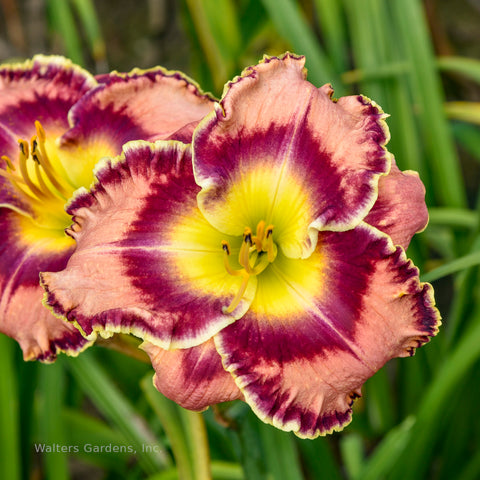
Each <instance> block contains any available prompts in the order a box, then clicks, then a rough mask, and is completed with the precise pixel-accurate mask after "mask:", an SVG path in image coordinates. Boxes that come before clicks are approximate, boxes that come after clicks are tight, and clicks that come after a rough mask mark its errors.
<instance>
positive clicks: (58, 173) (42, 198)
mask: <svg viewBox="0 0 480 480" xmlns="http://www.w3.org/2000/svg"><path fill="white" fill-rule="evenodd" d="M35 129H36V135H34V136H33V137H32V139H31V141H30V144H29V143H28V142H27V141H26V140H23V139H19V140H18V145H19V157H18V163H17V166H16V167H15V166H14V163H13V162H12V161H11V159H10V158H9V157H7V156H6V155H3V156H2V157H1V159H2V160H3V161H4V162H5V164H6V169H5V170H3V169H0V176H2V177H4V178H7V179H8V180H9V181H10V183H11V185H12V186H13V187H14V188H15V191H16V192H17V193H18V194H19V195H20V197H21V198H22V199H23V200H24V201H25V202H26V203H27V204H28V205H30V206H31V207H32V208H33V210H34V211H35V213H37V214H39V215H38V216H39V217H42V215H41V213H42V210H45V208H46V207H47V205H48V207H49V208H48V210H49V214H50V215H52V214H54V215H59V214H60V216H61V224H63V223H66V225H63V228H64V227H65V226H68V221H69V217H68V215H67V214H66V213H65V212H64V210H63V206H64V204H65V203H66V201H67V200H68V199H69V198H70V197H71V196H72V193H73V191H74V190H75V187H74V186H73V185H72V184H70V183H69V182H68V181H67V180H66V178H67V176H66V173H65V171H64V170H63V167H62V166H61V165H57V168H56V169H55V168H54V166H53V165H52V162H51V161H50V158H49V156H48V154H47V150H46V147H45V143H46V135H45V130H44V129H43V127H42V125H41V124H40V122H39V121H38V120H37V121H35ZM52 203H53V204H54V208H52ZM52 210H54V211H52ZM50 218H52V217H51V216H50ZM43 220H44V221H43V222H42V224H44V226H47V227H53V226H54V225H56V222H49V221H47V222H45V217H44V219H43ZM45 223H46V225H45Z"/></svg>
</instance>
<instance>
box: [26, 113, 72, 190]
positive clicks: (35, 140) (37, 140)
mask: <svg viewBox="0 0 480 480" xmlns="http://www.w3.org/2000/svg"><path fill="white" fill-rule="evenodd" d="M35 128H36V129H37V135H35V136H33V137H32V158H33V159H34V160H35V161H37V162H38V163H39V164H40V165H41V167H42V170H43V171H44V172H45V174H46V175H47V178H48V180H49V181H50V183H51V184H52V185H53V186H54V187H55V188H56V190H57V191H58V193H59V194H60V195H61V196H62V197H63V199H64V200H66V199H67V198H69V197H70V196H71V193H72V192H71V191H70V190H69V188H68V186H66V185H64V184H62V183H61V181H60V180H61V178H60V177H58V175H55V170H54V168H53V166H52V164H51V163H50V160H49V158H48V155H47V150H46V149H45V138H46V137H45V130H44V129H43V127H42V125H41V124H40V122H39V121H38V120H36V121H35Z"/></svg>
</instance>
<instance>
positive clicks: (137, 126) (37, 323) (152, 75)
mask: <svg viewBox="0 0 480 480" xmlns="http://www.w3.org/2000/svg"><path fill="white" fill-rule="evenodd" d="M212 109H213V101H212V99H211V98H210V97H209V96H207V95H204V94H202V93H201V92H200V91H199V90H198V88H197V86H196V85H195V84H193V83H192V82H191V81H190V80H189V79H187V78H186V77H184V76H182V75H181V74H179V73H176V72H167V71H166V70H163V69H161V68H154V69H151V70H146V71H140V70H134V71H132V72H130V73H129V74H119V73H116V72H114V73H111V74H109V75H104V76H102V78H101V83H99V82H97V80H96V79H95V78H94V77H93V76H92V75H90V74H89V73H88V72H86V71H85V70H83V69H81V68H80V67H78V66H76V65H73V64H72V63H71V62H70V61H69V60H67V59H64V58H62V57H55V56H52V57H45V56H40V55H39V56H36V57H34V58H33V60H30V61H26V62H25V63H20V64H11V65H3V66H0V157H1V162H0V265H1V269H0V332H3V333H5V334H7V335H9V336H11V337H13V338H15V339H16V340H17V341H18V342H19V343H20V345H21V347H22V349H23V352H24V358H25V359H27V360H28V359H36V358H37V359H40V360H44V361H51V360H53V359H54V358H55V356H56V354H57V352H59V351H65V352H67V353H70V354H76V353H78V352H79V351H81V350H82V349H84V348H85V347H86V346H87V345H88V343H89V342H88V341H87V340H86V339H85V338H84V337H83V336H82V335H81V334H80V332H79V331H78V329H77V328H75V327H74V326H73V325H71V324H69V323H66V322H64V321H63V320H60V319H58V318H55V317H54V316H53V315H52V314H51V312H50V311H48V310H47V309H45V308H44V307H43V305H42V296H43V293H44V292H43V289H42V287H41V286H40V284H39V278H38V275H39V272H40V271H42V270H54V271H55V270H62V269H63V268H65V266H66V262H67V259H68V257H69V256H70V254H71V253H72V252H73V250H74V247H75V242H74V241H73V240H72V239H71V238H70V237H68V236H66V235H65V234H64V229H65V228H66V227H68V226H69V225H70V224H71V223H72V220H71V218H70V216H69V215H68V214H67V213H65V211H64V205H65V203H66V201H67V200H68V199H69V198H70V197H71V196H72V193H73V192H74V190H76V189H77V188H79V187H81V186H89V185H90V184H91V182H92V181H93V167H94V166H95V164H96V163H97V161H98V160H100V159H101V158H102V157H104V156H112V155H113V156H114V155H118V154H119V153H120V152H121V147H122V145H123V144H124V143H125V142H126V141H129V140H134V139H145V140H157V139H166V138H173V139H177V140H185V141H190V140H191V135H192V131H193V127H194V125H195V124H196V123H197V122H198V121H199V120H200V119H201V118H203V117H204V116H205V115H206V114H207V113H208V112H210V111H211V110H212Z"/></svg>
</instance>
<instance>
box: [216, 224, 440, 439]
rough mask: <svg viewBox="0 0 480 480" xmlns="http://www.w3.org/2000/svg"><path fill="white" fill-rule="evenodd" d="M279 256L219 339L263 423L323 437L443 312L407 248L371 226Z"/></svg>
mask: <svg viewBox="0 0 480 480" xmlns="http://www.w3.org/2000/svg"><path fill="white" fill-rule="evenodd" d="M277 260H278V259H277ZM277 260H276V261H275V263H274V264H272V267H273V268H270V269H269V270H268V276H267V277H266V278H265V279H264V278H263V277H262V278H259V280H258V286H257V293H256V297H255V300H254V302H253V303H252V306H251V309H250V311H249V312H248V313H247V314H246V315H245V316H244V317H243V318H242V319H241V320H240V321H238V322H236V323H234V324H233V325H231V326H229V327H227V328H225V329H224V330H222V331H221V332H220V333H219V334H217V335H216V336H215V344H216V347H217V350H218V352H219V353H220V354H221V355H222V359H223V365H224V367H225V369H226V370H228V371H229V372H231V373H232V374H233V376H234V377H235V381H236V383H237V385H238V387H239V388H240V389H241V390H242V392H243V394H244V396H245V400H246V401H247V402H248V403H249V404H250V405H251V407H252V409H253V410H254V411H255V413H256V414H257V415H258V416H259V417H260V418H261V419H262V420H263V421H265V422H267V423H271V424H273V425H274V426H276V427H278V428H281V429H283V430H286V431H290V430H292V431H294V432H295V434H296V435H298V436H300V437H309V438H313V437H316V436H317V435H324V434H326V433H329V432H331V431H333V430H340V429H341V428H342V427H343V426H344V425H346V424H347V423H348V422H349V421H350V420H351V413H352V410H351V405H352V403H353V400H354V399H355V398H356V397H358V396H359V395H360V394H361V391H360V388H361V386H362V384H363V383H364V382H365V380H366V379H367V378H369V377H370V376H371V375H373V374H374V373H375V372H376V371H377V370H378V369H379V368H381V367H382V366H383V365H384V364H385V362H387V361H388V360H389V359H391V358H393V357H397V356H408V355H413V353H414V350H415V348H416V347H419V346H421V345H422V344H424V343H425V342H427V341H428V340H429V337H431V336H433V335H435V334H436V333H437V330H438V325H439V323H440V321H439V314H438V311H437V309H436V308H435V307H434V300H433V293H432V289H431V286H430V285H429V284H421V283H420V282H419V277H418V270H417V269H416V268H415V267H414V266H413V264H412V263H411V262H410V261H409V260H407V259H406V257H405V254H404V251H403V249H402V248H401V247H394V246H393V244H392V243H391V240H390V238H389V237H388V236H387V235H385V234H382V233H381V232H379V231H378V230H376V229H374V228H373V227H370V226H368V225H366V224H365V223H361V224H360V225H359V226H358V227H356V228H355V229H354V230H350V231H347V232H341V233H335V232H323V233H320V235H319V241H318V247H317V250H316V251H315V253H314V254H313V255H312V256H311V257H310V258H309V259H306V260H292V259H286V258H280V263H279V265H278V266H277ZM265 273H267V272H265Z"/></svg>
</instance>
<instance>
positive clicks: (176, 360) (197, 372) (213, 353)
mask: <svg viewBox="0 0 480 480" xmlns="http://www.w3.org/2000/svg"><path fill="white" fill-rule="evenodd" d="M141 348H142V350H145V351H146V352H147V353H148V355H149V356H150V360H151V362H152V366H153V368H154V369H155V376H154V378H153V383H154V385H155V387H156V388H157V390H158V391H159V392H161V393H163V394H164V395H165V396H166V397H168V398H170V399H171V400H173V401H175V402H176V403H178V404H179V405H181V406H182V407H184V408H188V409H189V410H196V411H200V410H205V409H206V408H208V407H209V406H210V405H215V404H217V403H222V402H229V401H232V400H237V399H240V398H243V395H242V393H241V392H240V390H239V388H238V387H237V386H236V384H235V382H234V380H233V377H232V376H231V375H230V373H228V372H227V371H226V370H225V369H224V368H223V365H222V361H221V358H220V355H219V354H218V353H217V350H216V349H215V344H214V342H213V340H212V339H210V340H208V341H207V342H205V343H202V344H200V345H198V346H197V347H192V348H183V349H176V350H164V349H163V348H160V347H157V346H156V345H153V344H152V343H149V342H144V343H143V344H142V345H141Z"/></svg>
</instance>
